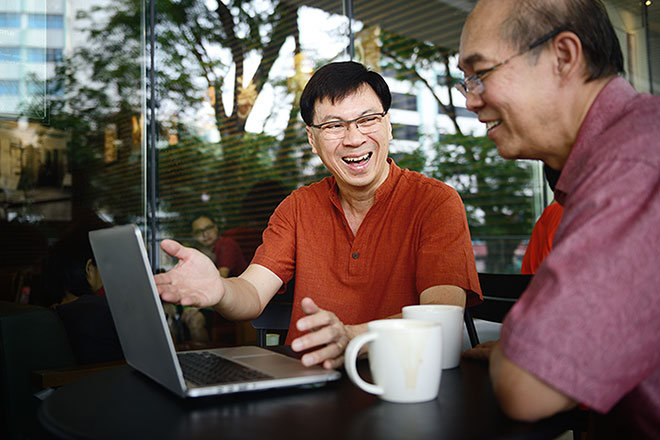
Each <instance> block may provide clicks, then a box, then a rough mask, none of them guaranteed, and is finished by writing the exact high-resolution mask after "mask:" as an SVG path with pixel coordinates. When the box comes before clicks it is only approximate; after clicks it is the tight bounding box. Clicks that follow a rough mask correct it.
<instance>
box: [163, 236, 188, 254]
mask: <svg viewBox="0 0 660 440" xmlns="http://www.w3.org/2000/svg"><path fill="white" fill-rule="evenodd" d="M160 247H161V249H163V250H164V251H165V252H166V253H167V254H169V255H171V256H173V257H177V258H178V255H177V253H178V252H180V250H181V249H183V246H182V245H181V244H180V243H178V242H176V241H174V240H170V239H169V238H167V239H165V240H163V241H161V242H160Z"/></svg>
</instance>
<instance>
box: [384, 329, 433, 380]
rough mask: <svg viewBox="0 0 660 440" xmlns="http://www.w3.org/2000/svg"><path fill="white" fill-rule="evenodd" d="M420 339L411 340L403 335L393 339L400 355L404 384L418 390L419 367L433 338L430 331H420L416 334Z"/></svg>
mask: <svg viewBox="0 0 660 440" xmlns="http://www.w3.org/2000/svg"><path fill="white" fill-rule="evenodd" d="M415 333H416V335H417V336H419V337H418V338H414V339H412V340H411V339H410V338H409V337H404V336H401V335H396V334H395V336H394V337H393V338H392V343H393V344H394V346H395V348H396V349H397V351H398V353H399V356H398V358H399V361H400V362H401V368H402V369H403V376H404V384H405V386H406V388H410V389H413V390H414V389H416V388H417V378H418V377H419V367H420V366H421V365H422V360H423V357H424V349H425V348H426V345H427V344H428V340H429V337H430V336H431V331H430V329H420V331H418V332H415Z"/></svg>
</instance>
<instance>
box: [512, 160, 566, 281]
mask: <svg viewBox="0 0 660 440" xmlns="http://www.w3.org/2000/svg"><path fill="white" fill-rule="evenodd" d="M543 174H544V175H545V180H547V181H548V185H549V186H550V189H551V190H552V191H553V192H554V190H555V185H556V184H557V179H559V172H557V171H555V170H553V169H552V168H550V167H549V166H547V165H546V164H543ZM563 212H564V208H563V207H562V206H561V205H560V204H559V203H557V200H555V199H552V202H550V204H549V205H548V206H546V207H545V209H544V210H543V213H541V217H539V219H538V220H537V221H536V224H535V225H534V229H533V230H532V236H531V237H530V239H529V243H528V244H527V249H526V250H525V255H524V256H523V260H522V267H521V272H522V273H523V274H526V275H532V274H535V273H536V269H538V267H539V266H540V265H541V263H542V262H543V260H545V257H546V256H547V255H548V254H549V253H550V251H551V250H552V241H553V240H554V238H555V232H556V231H557V227H558V226H559V222H560V221H561V215H562V213H563Z"/></svg>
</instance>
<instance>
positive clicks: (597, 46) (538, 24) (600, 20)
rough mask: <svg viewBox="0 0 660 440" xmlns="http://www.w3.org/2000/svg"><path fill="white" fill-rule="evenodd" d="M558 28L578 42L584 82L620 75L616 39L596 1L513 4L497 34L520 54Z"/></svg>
mask: <svg viewBox="0 0 660 440" xmlns="http://www.w3.org/2000/svg"><path fill="white" fill-rule="evenodd" d="M558 28H563V29H565V30H567V31H570V32H573V33H574V34H575V35H577V37H578V38H579V39H580V42H581V43H582V51H583V53H584V57H585V60H586V63H587V70H588V76H587V82H588V81H592V80H595V79H598V78H608V77H610V76H614V75H618V74H622V73H623V72H624V67H623V66H624V64H623V53H622V52H621V46H620V44H619V39H618V38H617V36H616V33H615V31H614V27H613V26H612V22H611V21H610V18H609V16H608V15H607V10H606V9H605V6H604V5H603V3H602V2H601V1H600V0H563V1H557V0H533V1H529V0H527V1H519V2H514V4H512V6H511V10H510V11H509V16H508V18H507V19H505V20H504V21H503V22H502V27H501V32H502V36H503V38H504V39H505V40H506V41H508V42H510V43H511V44H512V45H513V46H514V47H516V48H517V49H518V50H520V51H522V50H524V49H526V48H527V47H528V46H529V45H530V44H531V43H532V41H534V40H535V39H537V38H539V37H540V36H541V35H543V34H546V33H548V32H551V31H552V30H553V29H558ZM540 50H541V49H538V51H536V53H539V51H540Z"/></svg>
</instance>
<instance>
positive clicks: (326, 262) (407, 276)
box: [156, 61, 481, 368]
mask: <svg viewBox="0 0 660 440" xmlns="http://www.w3.org/2000/svg"><path fill="white" fill-rule="evenodd" d="M391 100H392V97H391V94H390V91H389V88H388V86H387V84H386V82H385V80H384V79H383V78H382V77H381V76H380V75H379V74H378V73H376V72H373V71H369V70H368V69H367V68H366V67H364V66H363V65H361V64H359V63H356V62H350V61H349V62H336V63H330V64H327V65H325V66H323V67H321V68H320V69H318V70H317V71H316V73H315V74H314V75H313V76H312V78H311V79H310V80H309V82H308V83H307V85H306V86H305V89H304V91H303V93H302V95H301V99H300V108H301V114H302V117H303V120H304V121H305V123H306V124H307V139H308V141H309V144H310V145H311V147H312V152H313V153H315V154H317V155H318V156H319V157H320V158H321V161H322V162H323V164H324V165H325V167H326V168H327V169H328V170H329V171H330V173H331V174H332V175H331V176H330V177H327V178H325V179H323V180H321V181H320V182H317V183H314V184H312V185H309V186H305V187H302V188H299V189H297V190H295V191H294V192H293V193H291V194H290V195H289V196H288V197H287V198H286V199H285V200H284V201H283V202H282V203H280V205H279V206H278V207H277V209H276V210H275V213H274V214H273V215H272V216H271V218H270V221H269V224H268V227H267V229H266V230H265V231H264V234H263V243H262V244H261V246H259V248H258V249H257V251H256V254H255V256H254V258H253V260H252V263H251V264H250V265H249V266H248V268H247V270H246V271H245V272H243V273H242V274H241V275H240V276H239V277H238V278H220V277H219V276H218V275H217V270H215V268H214V267H213V266H212V265H211V262H210V261H209V260H208V259H206V258H204V256H203V255H202V254H201V253H199V252H196V251H195V250H192V249H189V248H185V247H183V246H181V245H180V244H179V243H177V242H174V241H172V240H164V241H163V242H162V248H163V250H164V251H165V252H166V253H168V254H170V255H172V256H174V257H176V258H178V260H179V262H178V263H177V265H176V266H175V267H174V268H173V269H171V270H170V271H168V272H167V273H164V274H159V275H157V276H156V285H157V286H158V290H159V293H160V295H161V297H162V298H163V299H164V300H165V301H172V302H179V303H181V304H183V305H194V306H197V307H206V306H214V307H215V309H216V310H217V311H218V312H219V313H220V314H222V315H223V316H225V317H226V318H228V319H232V320H246V319H253V318H255V317H257V316H258V315H259V314H260V313H261V312H262V310H263V309H264V307H265V306H266V305H267V304H268V302H269V301H270V300H271V298H273V296H274V295H275V294H276V293H277V292H278V291H279V290H280V288H281V287H282V286H283V284H286V283H288V282H289V281H290V280H291V279H292V278H293V277H294V275H295V287H294V300H293V310H292V316H291V325H290V327H289V332H288V334H287V340H286V343H287V344H291V347H292V349H293V350H294V351H297V352H303V351H305V352H306V353H305V354H304V355H303V356H302V358H301V361H302V363H303V364H304V365H316V364H320V365H323V367H325V368H337V367H339V366H340V365H342V364H343V354H344V350H345V348H346V345H347V343H348V342H349V340H350V339H351V338H353V337H354V336H356V335H358V334H360V333H363V332H365V331H366V323H367V322H368V321H371V320H374V319H379V318H386V317H391V316H401V315H400V313H401V308H402V307H403V306H406V305H410V304H419V303H422V304H455V305H459V306H461V307H464V306H465V305H466V302H469V303H471V304H474V303H476V302H479V301H480V298H481V292H480V288H479V281H478V277H477V272H476V266H475V261H474V254H473V252H472V244H471V241H470V234H469V230H468V226H467V220H466V215H465V208H464V207H463V203H462V201H461V199H460V197H459V195H458V194H457V193H456V191H455V190H454V189H452V188H450V187H448V186H447V185H445V184H443V183H442V182H440V181H437V180H434V179H430V178H428V177H426V176H423V175H422V174H419V173H415V172H411V171H409V170H404V169H401V168H399V167H398V166H397V165H396V164H395V163H394V162H393V161H392V159H391V158H388V152H389V143H390V141H391V140H392V126H391V124H390V116H389V113H388V110H389V107H390V103H391Z"/></svg>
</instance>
